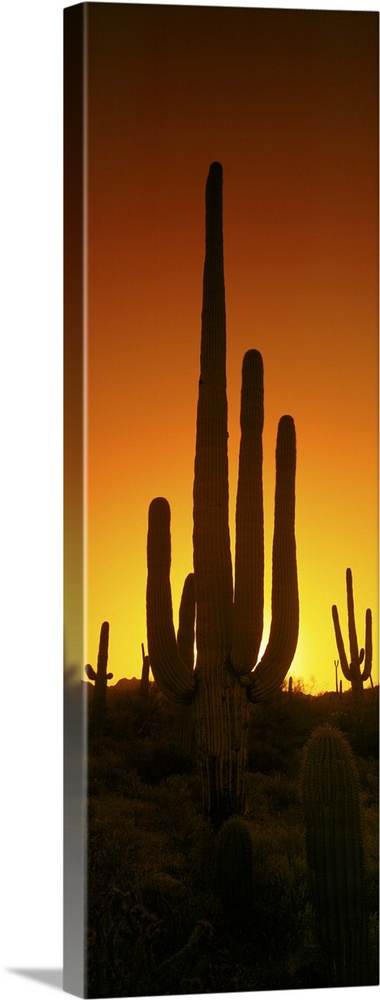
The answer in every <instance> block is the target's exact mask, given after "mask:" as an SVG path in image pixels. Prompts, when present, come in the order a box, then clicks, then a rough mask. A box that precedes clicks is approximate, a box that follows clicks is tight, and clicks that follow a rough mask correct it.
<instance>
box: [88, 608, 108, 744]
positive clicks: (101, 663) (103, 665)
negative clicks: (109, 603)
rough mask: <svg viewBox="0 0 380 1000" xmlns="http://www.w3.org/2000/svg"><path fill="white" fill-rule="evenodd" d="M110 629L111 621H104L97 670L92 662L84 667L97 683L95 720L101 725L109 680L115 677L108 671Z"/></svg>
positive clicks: (94, 703)
mask: <svg viewBox="0 0 380 1000" xmlns="http://www.w3.org/2000/svg"><path fill="white" fill-rule="evenodd" d="M109 630H110V626H109V622H103V624H102V627H101V629H100V637H99V650H98V662H97V670H96V672H95V670H94V668H93V667H92V666H91V663H86V666H85V668H84V669H85V671H86V674H87V677H88V678H89V680H90V681H94V683H95V690H94V701H93V718H94V722H95V723H96V725H97V726H99V727H101V726H102V725H103V722H104V719H105V714H106V690H107V681H110V680H111V679H112V677H113V674H109V673H107V662H108V641H109Z"/></svg>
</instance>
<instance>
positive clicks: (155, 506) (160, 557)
mask: <svg viewBox="0 0 380 1000" xmlns="http://www.w3.org/2000/svg"><path fill="white" fill-rule="evenodd" d="M170 562H171V544H170V507H169V504H168V502H167V500H165V499H164V498H163V497H157V498H156V499H155V500H152V503H151V505H150V508H149V527H148V581H147V630H148V650H149V660H150V665H151V669H152V673H153V676H154V679H155V681H156V683H157V685H158V687H159V688H160V690H161V691H162V693H163V694H165V695H166V696H167V697H168V698H171V700H172V701H180V702H182V701H187V700H189V699H190V698H191V695H192V693H193V690H194V681H193V679H192V678H191V677H190V675H189V670H188V668H187V666H186V664H185V663H184V662H183V660H182V659H181V657H180V655H179V652H178V648H177V642H176V637H175V632H174V625H173V611H172V597H171V587H170Z"/></svg>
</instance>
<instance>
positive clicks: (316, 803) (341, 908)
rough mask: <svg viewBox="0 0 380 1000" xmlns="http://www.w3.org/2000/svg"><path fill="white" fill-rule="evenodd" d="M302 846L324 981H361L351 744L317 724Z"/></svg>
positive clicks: (358, 832)
mask: <svg viewBox="0 0 380 1000" xmlns="http://www.w3.org/2000/svg"><path fill="white" fill-rule="evenodd" d="M302 800H303V809H304V816H305V823H306V851H307V861H308V867H309V874H310V881H311V888H312V893H313V897H314V903H315V909H316V917H317V928H318V935H319V939H320V943H321V947H322V950H323V953H324V956H325V960H326V968H327V974H328V978H329V982H328V983H327V984H326V985H328V986H360V985H365V981H366V980H365V976H366V948H367V915H366V903H365V890H364V856H363V839H362V829H361V816H360V803H359V790H358V780H357V775H356V769H355V765H354V759H353V755H352V751H351V748H350V746H349V744H348V742H347V740H346V739H345V737H344V736H343V735H342V733H341V732H340V731H339V730H338V729H334V728H333V727H332V726H330V725H324V726H318V727H317V729H315V730H314V732H313V733H312V735H311V738H310V740H309V743H308V745H307V747H306V752H305V757H304V761H303V768H302Z"/></svg>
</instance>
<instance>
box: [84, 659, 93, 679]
mask: <svg viewBox="0 0 380 1000" xmlns="http://www.w3.org/2000/svg"><path fill="white" fill-rule="evenodd" d="M84 669H85V672H86V674H87V677H88V678H89V680H90V681H96V673H95V670H94V668H93V667H92V666H91V663H86V666H85V668H84Z"/></svg>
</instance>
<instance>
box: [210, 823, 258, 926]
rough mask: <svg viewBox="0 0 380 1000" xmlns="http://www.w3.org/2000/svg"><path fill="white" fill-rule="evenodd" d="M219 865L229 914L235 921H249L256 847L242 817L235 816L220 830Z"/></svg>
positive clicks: (217, 863) (217, 857)
mask: <svg viewBox="0 0 380 1000" xmlns="http://www.w3.org/2000/svg"><path fill="white" fill-rule="evenodd" d="M216 865H217V879H218V886H219V890H220V893H221V897H222V902H223V906H224V909H225V910H226V913H227V914H228V915H229V916H230V918H231V919H232V920H239V919H241V918H243V920H246V918H247V911H248V909H249V907H250V906H251V905H252V899H253V844H252V838H251V834H250V831H249V827H248V826H247V823H245V822H244V820H243V819H241V818H240V817H239V816H231V817H230V819H228V820H227V821H226V822H225V823H223V826H222V827H221V829H220V830H219V833H218V840H217V849H216Z"/></svg>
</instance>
